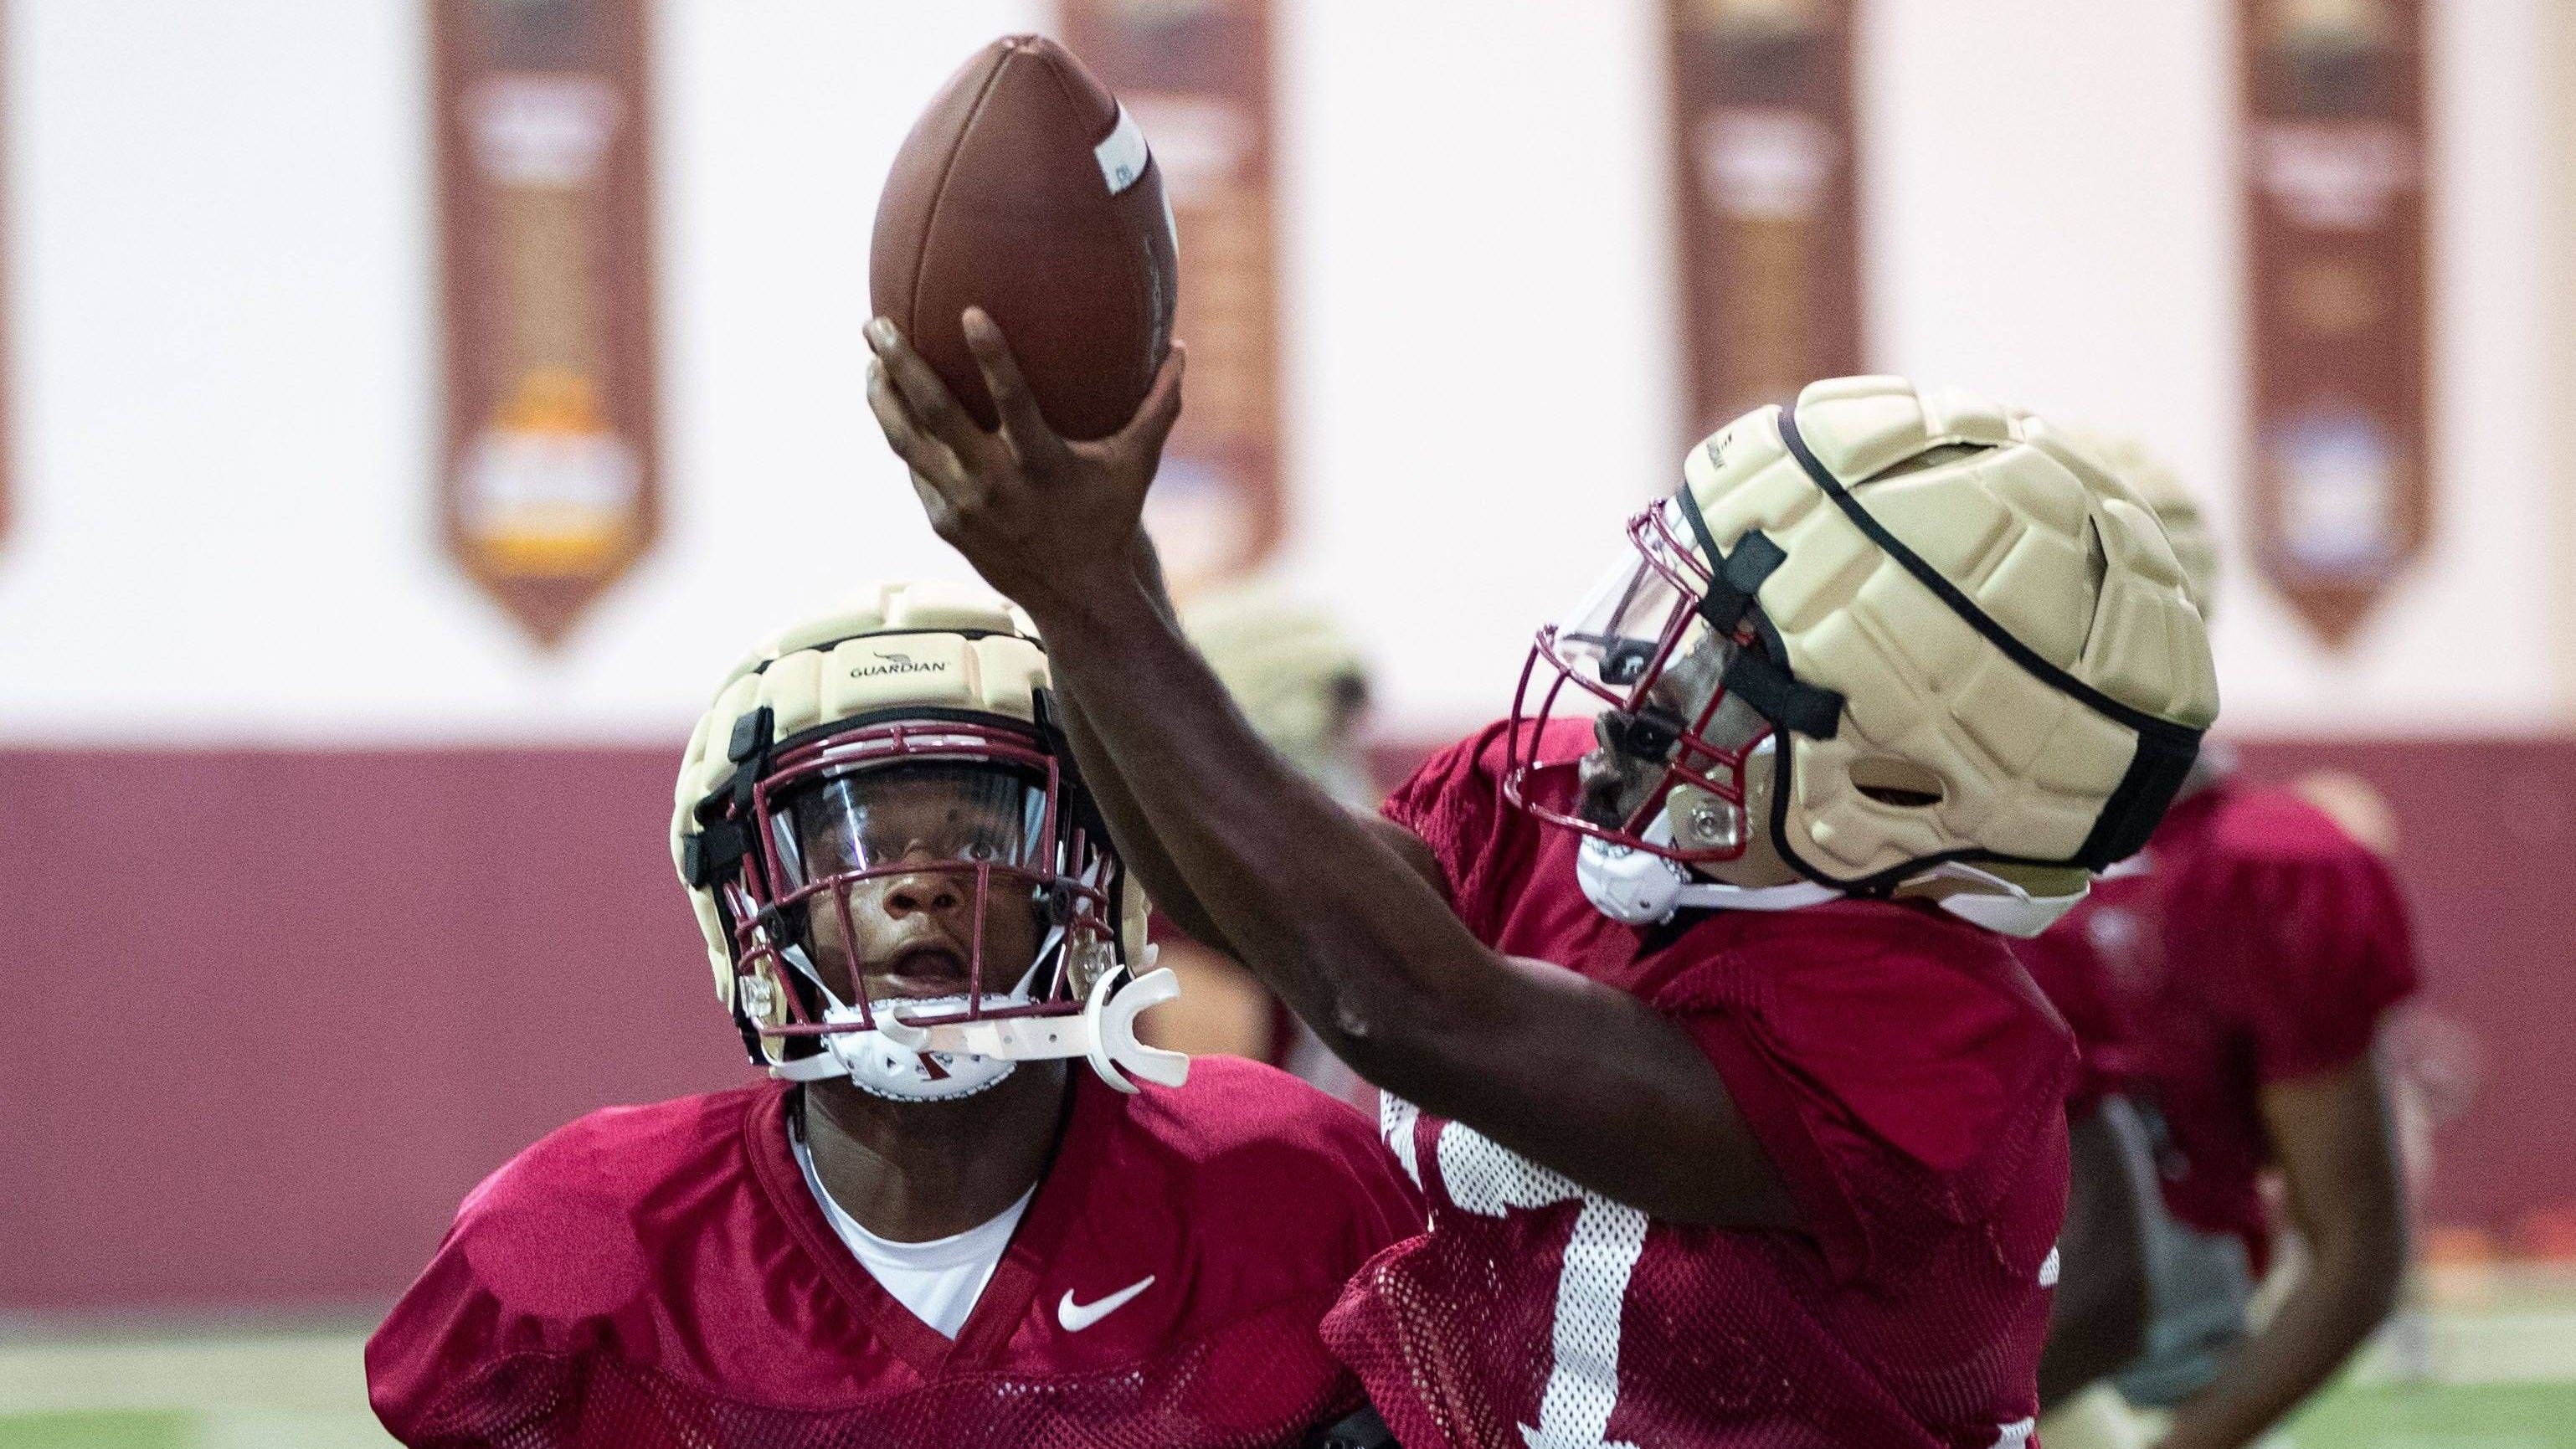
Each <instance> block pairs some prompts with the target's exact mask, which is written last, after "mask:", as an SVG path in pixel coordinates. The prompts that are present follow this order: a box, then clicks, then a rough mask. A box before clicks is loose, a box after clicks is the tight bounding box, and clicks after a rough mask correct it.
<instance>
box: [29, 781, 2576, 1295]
mask: <svg viewBox="0 0 2576 1449" xmlns="http://www.w3.org/2000/svg"><path fill="white" fill-rule="evenodd" d="M1420 753H1422V752H1421V751H1420V750H1405V749H1398V750H1393V751H1390V752H1389V761H1390V763H1392V762H1395V761H1397V760H1400V759H1403V758H1406V757H1415V758H1418V756H1419V755H1420ZM2245 754H2246V758H2247V766H2248V769H2249V770H2251V771H2252V772H2253V773H2256V774H2258V775H2268V776H2283V775H2286V774H2289V773H2293V772H2296V771H2301V770H2306V769H2310V768H2315V767H2319V766H2326V765H2333V766H2338V767H2341V768H2345V769H2350V770H2353V771H2355V772H2356V773H2359V774H2361V775H2363V776H2365V777H2366V778H2368V779H2371V780H2372V781H2374V782H2375V783H2377V784H2378V785H2379V786H2380V787H2381V788H2382V790H2383V791H2385V793H2386V794H2387V795H2388V796H2389V798H2390V799H2391V801H2392V802H2393V804H2394V805H2395V807H2396V810H2397V814H2398V817H2399V820H2400V822H2401V826H2402V829H2403V832H2404V859H2403V871H2404V875H2405V878H2406V881H2407V885H2408V889H2409V893H2410V895H2411V897H2412V899H2413V901H2414V905H2415V909H2416V911H2417V913H2418V914H2417V922H2418V929H2419V933H2420V935H2421V937H2422V940H2423V943H2424V947H2425V956H2426V977H2427V980H2428V981H2429V983H2430V987H2429V999H2430V1001H2431V1003H2432V1004H2433V1005H2434V1006H2435V1007H2436V1008H2437V1009H2439V1010H2440V1011H2441V1012H2443V1013H2444V1014H2446V1015H2448V1016H2450V1017H2452V1018H2455V1019H2457V1020H2459V1021H2461V1022H2463V1023H2465V1024H2467V1025H2468V1027H2469V1028H2470V1029H2471V1030H2472V1032H2473V1033H2474V1035H2475V1037H2476V1039H2477V1040H2478V1042H2479V1043H2480V1046H2481V1050H2482V1055H2483V1058H2484V1081H2483V1084H2482V1086H2481V1088H2480V1090H2479V1094H2478V1096H2477V1097H2476V1098H2475V1100H2474V1101H2473V1103H2472V1104H2471V1106H2470V1107H2469V1109H2468V1111H2467V1112H2466V1113H2465V1114H2464V1115H2463V1116H2462V1117H2460V1118H2459V1119H2458V1120H2457V1121H2455V1122H2453V1123H2452V1124H2451V1125H2450V1126H2449V1127H2448V1128H2447V1129H2446V1130H2445V1132H2444V1134H2443V1137H2442V1151H2443V1160H2442V1169H2441V1174H2440V1176H2439V1178H2438V1179H2437V1182H2436V1186H2435V1190H2434V1195H2433V1199H2432V1205H2431V1206H2432V1214H2433V1216H2434V1217H2435V1218H2436V1219H2437V1220H2441V1221H2446V1222H2453V1223H2461V1224H2468V1225H2476V1226H2487V1227H2493V1228H2496V1229H2499V1230H2503V1229H2506V1228H2509V1226H2510V1225H2511V1223H2512V1222H2513V1221H2514V1220H2515V1219H2516V1218H2517V1217H2518V1216H2519V1215H2521V1214H2522V1213H2524V1212H2526V1211H2528V1210H2531V1209H2534V1208H2537V1207H2542V1206H2546V1205H2549V1204H2554V1203H2570V1202H2576V1143H2571V1133H2570V1131H2569V1129H2568V1128H2567V1127H2566V1126H2565V1125H2564V1124H2565V1115H2564V1110H2563V1107H2564V1103H2565V1102H2566V1101H2567V1100H2568V1099H2569V1098H2570V1097H2571V1096H2576V1054H2571V1052H2570V1050H2569V1048H2568V1046H2567V1036H2568V1032H2569V1028H2570V1026H2571V1024H2576V943H2571V937H2572V936H2576V933H2571V932H2570V930H2569V929H2568V927H2567V925H2566V920H2565V917H2564V914H2563V911H2562V907H2561V902H2562V900H2563V898H2564V897H2565V896H2566V895H2567V894H2568V892H2569V889H2570V887H2569V883H2568V882H2567V881H2566V880H2565V879H2564V876H2565V868H2564V864H2563V863H2564V862H2565V861H2567V860H2568V859H2569V858H2570V857H2571V856H2576V741H2548V742H2497V741H2448V742H2440V743H2429V744H2372V745H2351V744H2338V745H2324V744H2313V743H2291V742H2266V743H2261V744H2255V745H2250V746H2248V747H2246V750H2245ZM676 757H677V749H676V747H674V748H673V749H668V750H665V749H638V750H608V749H588V750H546V749H510V750H453V751H445V750H441V751H430V750H420V751H228V752H192V751H146V750H118V751H78V752H74V751H25V750H21V751H0V943H5V944H0V987H5V989H6V991H7V997H6V999H7V1000H8V1001H9V1002H10V1003H11V1006H12V1009H11V1010H10V1011H9V1012H8V1013H7V1015H6V1023H7V1024H6V1025H5V1027H0V1242H5V1244H6V1247H5V1250H0V1313H9V1312H29V1311H45V1310H53V1309H65V1308H83V1309H94V1308H132V1307H151V1306H195V1307H222V1306H234V1305H243V1304H261V1305H272V1306H274V1305H292V1304H344V1303H372V1302H381V1301H382V1300H383V1299H385V1298H386V1297H387V1296H389V1295H390V1294H391V1293H393V1292H394V1291H396V1290H397V1289H399V1288H400V1286H401V1285H402V1283H403V1282H404V1281H405V1280H406V1279H407V1278H408V1277H409V1275H410V1274H411V1273H412V1272H413V1271H415V1270H416V1269H417V1268H418V1267H419V1265H420V1264H421V1262H422V1261H423V1260H424V1259H425V1257H426V1256H427V1254H428V1251H429V1249H430V1246H431V1244H432V1243H433V1242H434V1241H435V1240H436V1237H437V1235H438V1232H439V1230H440V1229H441V1228H442V1227H443V1226H444V1225H445V1223H446V1220H447V1216H448V1214H449V1212H450V1211H451V1210H452V1209H453V1207H454V1205H455V1202H456V1200H457V1198H458V1197H459V1196H460V1195H461V1194H462V1193H463V1192H464V1191H465V1190H466V1189H467V1188H469V1187H470V1186H472V1185H473V1183H474V1182H475V1181H476V1180H477V1179H478V1178H480V1177H481V1176H482V1175H483V1174H484V1173H486V1172H489V1171H490V1170H491V1169H492V1168H493V1167H495V1166H497V1165H498V1164H499V1163H500V1162H502V1161H503V1160H504V1159H506V1158H507V1157H508V1156H509V1154H510V1153H511V1152H513V1151H515V1150H516V1149H517V1148H519V1147H520V1146H522V1145H524V1144H525V1143H527V1142H529V1141H531V1140H533V1139H534V1138H535V1137H537V1136H539V1135H540V1134H542V1133H543V1132H545V1131H546V1130H547V1129H548V1128H550V1127H553V1126H555V1125H556V1124H558V1123H560V1122H563V1121H565V1120H566V1119H568V1118H570V1117H573V1116H575V1115H577V1114H578V1113H580V1112H582V1111H585V1110H587V1109H588V1108H590V1107H593V1106H596V1105H599V1104H602V1103H608V1102H618V1101H641V1100H650V1099H653V1098H656V1097H662V1096H670V1095H675V1094H678V1093H682V1092H688V1091H695V1090H701V1089H704V1088H708V1087H713V1086H720V1085H726V1084H730V1083H734V1082H738V1081H741V1080H743V1077H744V1073H745V1071H746V1069H745V1068H744V1067H743V1066H742V1065H741V1063H740V1056H739V1051H738V1048H737V1046H736V1044H735V1040H734V1038H733V1036H732V1034H731V1033H730V1032H729V1031H728V1030H727V1029H726V1028H725V1025H724V1022H723V1020H722V1018H721V1016H720V1015H719V1014H718V1012H717V1009H716V1006H715V1004H714V999H713V993H712V991H711V990H710V987H709V983H708V980H707V972H706V966H705V958H704V954H703V951H702V949H701V947H700V945H699V942H698V938H697V933H696V930H695V927H694V926H693V924H692V923H691V920H690V917H689V913H688V910H687V907H686V904H685V903H684V902H683V900H682V898H681V896H680V892H679V889H678V887H677V885H676V884H674V882H673V881H672V879H671V872H670V865H669V860H668V856H667V854H666V853H665V847H664V835H663V832H664V830H665V829H666V828H667V821H668V810H669V806H668V801H669V798H670V797H669V790H670V779H671V769H672V765H673V761H674V760H675V759H676Z"/></svg>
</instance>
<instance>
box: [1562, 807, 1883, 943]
mask: <svg viewBox="0 0 2576 1449" xmlns="http://www.w3.org/2000/svg"><path fill="white" fill-rule="evenodd" d="M1645 838H1646V839H1647V840H1648V841H1650V842H1652V843H1654V844H1656V845H1667V844H1670V843H1671V841H1672V838H1673V827H1672V822H1671V821H1670V820H1669V819H1667V818H1665V817H1664V816H1663V815H1662V814H1660V813H1659V814H1657V815H1656V816H1655V819H1654V821H1653V822H1652V823H1651V824H1649V825H1648V826H1647V827H1646V835H1645ZM1574 878H1575V880H1576V882H1577V883H1579V884H1580V885H1581V886H1582V887H1583V895H1584V898H1585V899H1586V900H1589V901H1591V902H1592V904H1593V907H1594V908H1595V909H1596V910H1598V911H1600V912H1601V914H1603V915H1605V916H1608V917H1609V918H1610V919H1612V920H1614V921H1618V922H1620V923H1622V924H1624V925H1630V926H1660V925H1662V924H1663V923H1664V922H1666V921H1669V920H1671V919H1672V918H1673V916H1674V914H1675V913H1676V912H1679V911H1682V910H1684V909H1691V910H1709V911H1794V910H1797V909H1799V908H1801V907H1803V906H1816V905H1822V904H1824V903H1825V902H1827V901H1833V900H1840V899H1842V894H1843V893H1842V892H1841V891H1839V890H1837V889H1835V888H1834V887H1832V886H1828V885H1818V884H1817V883H1816V882H1814V881H1806V880H1802V881H1792V882H1790V883H1789V884H1787V885H1771V886H1739V885H1728V884H1726V883H1725V882H1723V881H1713V880H1706V879H1702V878H1701V877H1699V876H1695V875H1693V874H1692V873H1691V872H1690V870H1689V869H1688V868H1687V867H1685V866H1683V865H1681V864H1680V863H1678V862H1676V861H1670V860H1666V859H1664V858H1663V857H1662V856H1660V855H1656V854H1654V853H1653V852H1652V851H1645V850H1636V849H1632V848H1630V847H1628V846H1625V845H1613V844H1611V843H1610V842H1609V841H1606V840H1596V839H1587V840H1585V841H1584V842H1583V847H1582V849H1580V850H1578V851H1577V852H1575V859H1574Z"/></svg>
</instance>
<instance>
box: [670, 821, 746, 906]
mask: <svg viewBox="0 0 2576 1449" xmlns="http://www.w3.org/2000/svg"><path fill="white" fill-rule="evenodd" d="M750 852H751V833H750V832H749V831H747V830H745V829H744V828H743V827H742V823H741V822H740V821H735V820H718V821H716V822H714V823H712V824H709V825H704V826H701V827H699V829H698V833H697V834H695V835H689V836H683V837H682V838H681V841H680V876H681V878H682V879H684V880H686V881H687V882H688V883H689V884H690V885H692V886H695V887H696V888H698V889H699V890H705V889H706V888H708V887H709V886H712V885H714V884H715V883H716V882H717V881H720V880H723V879H725V878H726V877H728V876H730V875H732V874H733V873H734V872H735V871H737V870H740V869H741V868H742V858H743V857H744V856H745V855H748V854H750Z"/></svg>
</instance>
